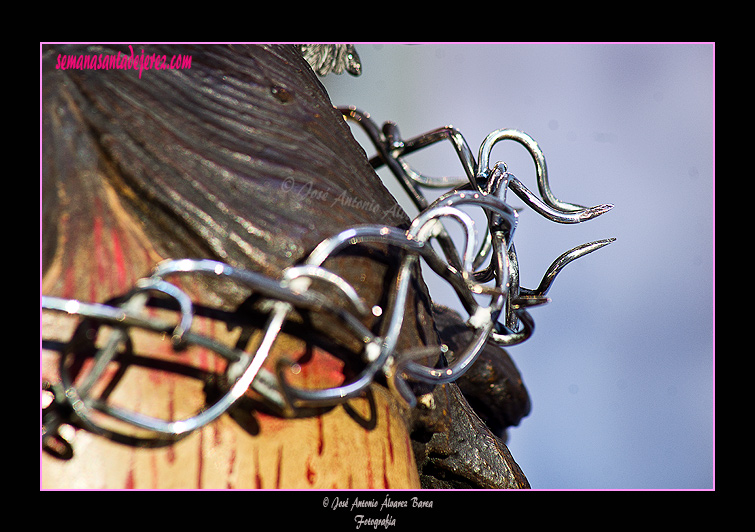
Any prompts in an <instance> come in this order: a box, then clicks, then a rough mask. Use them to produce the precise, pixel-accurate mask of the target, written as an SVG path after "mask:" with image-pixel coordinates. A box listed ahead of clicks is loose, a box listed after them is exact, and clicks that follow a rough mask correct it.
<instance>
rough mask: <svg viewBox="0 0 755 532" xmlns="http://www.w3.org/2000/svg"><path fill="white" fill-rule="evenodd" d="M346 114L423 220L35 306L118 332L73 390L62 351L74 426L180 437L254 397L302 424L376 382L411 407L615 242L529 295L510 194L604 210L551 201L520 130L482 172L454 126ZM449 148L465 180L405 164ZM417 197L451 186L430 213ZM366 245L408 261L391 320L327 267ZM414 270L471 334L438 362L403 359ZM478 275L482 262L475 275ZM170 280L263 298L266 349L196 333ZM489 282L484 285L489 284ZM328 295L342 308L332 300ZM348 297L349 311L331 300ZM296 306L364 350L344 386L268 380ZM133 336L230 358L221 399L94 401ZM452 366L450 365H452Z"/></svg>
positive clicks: (526, 329) (287, 368)
mask: <svg viewBox="0 0 755 532" xmlns="http://www.w3.org/2000/svg"><path fill="white" fill-rule="evenodd" d="M341 112H342V113H343V115H344V117H345V118H346V119H347V120H352V121H355V122H356V123H357V124H359V125H360V126H361V127H362V128H363V129H364V130H365V131H366V132H367V134H368V136H369V137H370V139H371V141H372V142H373V143H374V145H375V147H376V149H377V150H378V155H377V157H376V158H374V159H373V160H372V161H371V162H372V164H373V166H374V167H378V166H381V165H383V164H385V165H387V166H388V167H389V168H390V170H391V171H392V172H393V174H394V175H395V176H396V177H397V178H398V179H399V181H400V182H401V183H402V185H403V186H404V188H405V189H406V190H407V192H409V194H410V197H411V198H412V200H413V201H414V203H415V205H416V206H417V207H418V208H419V209H420V213H419V215H418V216H417V217H416V218H415V219H414V220H413V222H412V224H411V226H410V227H409V229H408V230H406V231H404V230H401V229H398V228H396V227H388V226H384V225H365V226H358V227H353V228H350V229H347V230H345V231H343V232H341V233H339V234H337V235H334V236H332V237H330V238H328V239H326V240H324V241H323V242H321V243H320V244H319V245H318V246H317V247H316V248H315V249H314V250H312V252H311V253H310V255H309V256H308V258H307V259H306V260H305V261H304V262H303V263H302V264H297V265H294V266H291V267H289V268H287V269H286V270H284V271H283V273H282V275H281V277H280V279H271V278H269V277H266V276H264V275H262V274H259V273H257V272H253V271H247V270H242V269H238V268H233V267H231V266H229V265H228V264H224V263H221V262H217V261H213V260H196V259H178V260H168V261H165V262H163V263H161V264H159V265H157V267H156V268H155V270H154V271H153V273H152V274H151V276H150V277H148V278H145V279H142V280H140V281H139V282H138V283H137V285H136V288H135V289H134V290H133V291H132V293H131V294H129V295H128V296H127V297H126V298H125V299H124V300H123V301H122V302H121V303H120V304H119V305H116V306H113V305H105V304H98V303H86V302H79V301H74V300H69V299H64V298H58V297H47V296H45V297H43V298H42V308H43V309H44V310H47V311H56V312H63V313H67V314H70V315H75V316H80V317H82V318H86V319H89V320H91V321H93V322H95V323H99V324H107V325H109V326H111V327H112V328H113V329H114V332H113V333H112V335H111V337H110V339H109V342H108V343H107V344H106V345H105V346H104V347H103V348H101V349H99V350H98V351H97V353H96V354H95V357H94V362H95V363H94V365H93V369H92V370H90V372H89V373H88V374H87V376H86V378H85V379H84V382H83V383H81V384H78V385H75V384H74V382H73V381H74V380H75V379H72V378H71V376H70V374H69V369H68V364H67V359H68V356H66V355H65V353H66V352H67V351H66V350H63V353H64V354H63V355H62V356H61V357H60V365H59V367H60V374H61V382H60V383H59V384H58V385H55V386H50V388H51V389H52V390H53V392H55V393H54V395H55V400H56V401H58V403H60V404H65V405H67V407H68V410H69V411H70V412H71V413H73V415H74V416H75V417H76V418H77V421H79V422H81V423H82V424H84V425H85V426H86V427H88V428H89V429H90V430H93V431H95V432H99V433H103V434H108V433H109V432H110V431H109V429H106V428H105V427H103V426H102V425H101V424H100V423H99V422H98V421H97V420H96V419H95V416H94V411H99V412H101V413H104V414H106V415H108V416H111V417H112V418H115V419H117V420H120V421H122V422H125V423H127V424H130V425H132V426H135V427H139V428H141V429H146V430H148V431H150V432H152V433H154V435H156V436H157V437H158V439H159V438H166V437H167V438H173V439H175V438H178V437H181V436H184V435H186V434H188V433H190V432H192V431H194V430H196V429H198V428H200V427H202V426H204V425H206V424H208V423H210V422H211V421H213V420H214V419H216V418H217V417H218V416H220V415H221V414H223V413H224V412H226V411H228V409H229V408H230V407H231V406H232V405H233V404H234V403H235V402H236V401H237V400H238V399H239V398H240V397H241V396H242V395H244V394H245V393H246V392H247V390H248V389H249V388H251V389H253V390H254V391H256V392H257V393H258V394H259V395H260V396H262V397H263V398H264V400H265V401H267V402H268V403H269V404H270V405H271V406H274V407H275V408H276V409H277V410H278V411H280V412H281V413H283V414H287V415H296V414H297V413H298V412H301V411H302V410H306V409H309V408H318V407H327V406H332V405H336V404H339V403H341V402H344V401H346V400H348V399H350V398H353V397H356V396H359V395H361V394H362V393H363V392H365V390H366V388H367V387H368V386H369V385H370V384H371V383H372V382H373V381H374V380H375V378H376V377H377V376H378V375H383V376H385V378H386V380H387V382H388V384H389V387H390V388H391V390H392V391H393V392H394V393H395V394H396V395H397V397H399V398H400V399H401V400H403V401H405V403H406V404H407V405H409V406H413V405H415V404H416V398H415V396H414V394H413V393H412V391H411V389H410V386H409V384H408V382H409V381H420V382H425V383H430V384H442V383H447V382H452V381H455V380H456V379H458V378H459V377H460V376H461V375H462V374H463V373H464V372H465V371H467V370H468V369H469V367H470V366H471V365H473V364H474V362H475V360H476V358H477V356H478V354H479V353H480V351H481V350H482V348H483V347H484V345H485V344H486V342H488V341H491V342H494V343H495V344H498V345H503V346H507V345H515V344H518V343H520V342H522V341H524V340H526V339H527V338H529V337H530V335H531V334H532V332H533V329H534V321H533V319H532V317H531V315H530V314H529V312H528V309H529V308H530V307H533V306H536V305H540V304H543V303H545V302H547V301H549V300H548V298H546V297H545V295H546V293H547V292H548V290H549V289H550V287H551V284H552V282H553V280H554V278H555V277H556V275H557V274H558V273H559V272H560V271H561V270H562V269H563V267H564V266H566V264H568V263H569V262H571V261H573V260H575V259H577V258H579V257H581V256H584V255H586V254H587V253H591V252H592V251H595V250H597V249H599V248H601V247H603V246H605V245H607V244H608V243H610V242H612V241H613V239H606V240H598V241H595V242H590V243H588V244H584V245H582V246H578V247H576V248H574V249H572V250H570V251H568V252H566V253H564V254H563V255H561V256H560V257H559V258H558V259H556V260H555V261H554V262H553V264H552V265H551V267H550V268H548V270H547V271H546V273H545V275H544V276H543V279H542V281H541V283H540V285H539V286H538V288H537V289H534V290H529V289H526V288H522V287H520V286H519V270H518V262H517V260H516V251H515V249H514V246H513V237H514V232H515V229H516V226H517V222H518V213H517V211H515V210H514V209H513V208H512V207H511V206H510V205H508V204H507V203H506V191H507V190H508V188H511V189H512V190H513V191H514V193H515V194H516V195H517V196H519V197H520V198H521V199H522V200H523V201H524V202H525V203H526V204H527V205H529V206H530V207H532V208H533V210H535V211H536V212H537V213H539V214H541V215H543V216H545V217H546V218H548V219H549V220H552V221H555V222H559V223H566V224H570V223H579V222H582V221H585V220H589V219H592V218H595V217H596V216H599V215H600V214H602V213H604V212H606V211H607V210H609V209H610V208H611V205H599V206H596V207H591V208H585V207H582V206H580V205H575V204H571V203H566V202H563V201H560V200H558V199H556V197H555V196H554V195H553V194H552V192H551V190H550V186H549V183H548V174H547V170H546V166H545V158H544V157H543V154H542V152H541V150H540V148H539V147H538V145H537V144H536V143H535V142H534V140H532V139H531V138H530V137H529V136H527V135H526V134H524V133H522V132H519V131H515V130H510V129H501V130H498V131H495V132H493V133H491V134H490V135H489V136H488V137H487V138H486V139H485V141H484V142H483V143H482V145H481V147H480V151H479V155H478V157H477V160H478V161H479V162H476V161H475V158H474V156H473V155H472V152H471V150H470V149H469V147H468V146H467V143H466V141H465V140H464V137H463V136H462V135H461V134H460V133H459V132H458V131H457V130H455V129H453V128H450V127H448V128H441V129H438V130H435V131H431V132H430V133H427V134H426V135H422V136H420V137H416V138H413V139H409V140H403V139H401V138H400V136H399V134H398V129H397V128H396V126H395V125H394V124H392V123H388V124H386V125H385V126H384V127H383V130H382V132H381V131H380V130H379V129H378V127H377V126H376V124H375V123H374V122H372V121H371V120H370V118H369V116H368V115H366V114H365V113H362V112H360V111H358V110H357V109H355V108H351V107H350V108H344V109H341ZM446 139H448V140H450V141H451V142H452V144H453V145H454V148H455V149H456V152H457V154H458V156H459V159H460V161H461V163H462V168H463V170H464V173H465V174H466V176H465V177H464V178H450V177H440V178H436V177H429V176H426V175H423V174H421V173H419V172H417V171H416V170H414V169H413V168H411V167H410V166H409V165H408V164H407V163H406V161H405V160H404V156H405V155H407V154H409V153H411V152H413V151H416V150H418V149H421V148H423V147H425V146H428V145H430V144H433V143H435V142H439V141H441V140H446ZM502 140H513V141H515V142H518V143H520V144H522V145H524V146H525V147H526V148H527V150H528V151H529V153H530V154H531V155H532V157H533V159H534V161H535V165H536V168H537V179H538V189H539V191H540V195H541V197H538V196H537V195H535V194H534V193H532V192H531V191H530V190H529V189H527V188H526V187H525V186H524V185H523V184H522V183H521V182H520V181H519V180H518V179H517V178H516V177H514V176H513V175H512V174H510V173H509V172H507V171H506V167H505V165H504V164H503V163H500V162H499V163H496V164H494V165H493V168H490V166H489V157H490V150H491V149H492V147H493V145H495V144H496V143H497V142H499V141H502ZM420 186H426V187H453V188H451V190H449V191H448V192H446V193H444V194H443V195H441V196H440V197H439V198H438V199H437V200H435V201H433V202H432V203H430V202H429V201H428V200H427V199H426V197H425V196H424V195H423V194H422V192H421V190H420V188H419V187H420ZM462 208H466V209H468V208H479V209H481V210H482V211H483V212H484V213H485V215H486V219H487V225H486V227H485V229H486V231H485V235H484V238H483V239H482V241H481V242H480V241H478V240H477V236H476V233H475V222H474V221H473V220H472V218H471V216H470V215H469V214H467V212H465V210H462ZM446 221H454V222H456V223H457V224H459V226H460V227H461V229H462V231H463V234H464V239H463V242H462V248H461V250H459V249H457V246H456V244H455V243H454V242H453V240H452V239H451V238H450V236H449V234H448V232H447V230H446V228H445V226H444V225H443V222H446ZM433 240H435V241H437V242H438V243H439V245H440V248H441V250H442V256H441V254H439V253H438V252H437V251H436V250H435V249H434V248H433V246H432V241H433ZM372 244H377V245H388V246H390V247H393V248H396V249H397V250H399V251H400V253H401V257H402V258H401V263H400V266H399V269H398V272H397V274H396V277H395V284H394V286H393V288H392V291H391V292H390V294H389V297H388V299H387V301H388V305H387V308H385V309H375V308H372V309H370V308H369V307H368V305H367V304H366V303H365V302H364V301H363V300H362V299H361V298H360V296H359V290H358V287H355V286H352V285H351V284H349V283H348V282H347V281H346V280H345V279H343V278H342V277H340V276H338V275H336V274H335V273H333V272H331V271H329V270H327V269H326V268H325V267H324V266H323V264H324V263H325V262H326V260H327V259H328V258H330V257H332V256H334V255H336V254H338V253H339V252H341V251H342V250H344V249H345V248H347V247H350V246H365V245H372ZM420 259H422V260H424V261H425V263H426V264H427V265H428V266H429V267H430V268H431V269H432V270H433V271H434V272H435V273H436V274H438V275H439V276H440V277H441V278H442V279H444V280H445V281H446V282H448V283H449V285H450V286H451V287H452V288H453V290H454V291H455V293H456V294H457V296H458V297H459V300H460V302H461V303H462V305H463V306H464V308H465V310H466V311H467V312H468V314H469V319H468V320H467V325H468V326H469V327H470V328H471V329H473V330H474V332H475V334H474V336H473V337H472V340H471V342H470V343H469V345H467V346H466V347H465V348H464V349H463V350H462V351H461V352H457V353H452V354H451V353H446V351H447V347H446V346H443V345H441V346H421V347H417V348H414V349H411V350H408V351H406V350H404V351H399V350H398V349H397V345H398V339H399V333H400V331H401V327H402V323H403V320H404V313H405V307H406V305H407V304H409V303H410V302H409V301H408V294H409V288H410V285H411V282H412V279H413V276H414V275H417V272H419V271H420V270H419V268H417V264H418V261H419V260H420ZM483 264H487V265H486V266H484V267H483ZM177 276H209V277H213V278H216V279H223V280H226V281H230V282H235V283H239V284H241V285H244V286H246V287H248V288H250V289H252V290H253V291H254V292H256V293H258V294H260V295H261V296H263V297H264V298H267V299H269V300H271V301H272V302H273V303H272V304H271V305H270V307H269V309H270V312H269V315H268V317H267V323H266V326H265V328H264V331H263V332H264V334H263V338H262V340H261V343H260V344H259V346H258V347H257V349H256V351H255V352H254V353H247V352H245V351H242V350H240V349H237V348H233V347H229V346H227V345H224V344H222V343H220V342H218V341H215V340H213V339H211V338H208V337H206V336H204V335H202V334H199V333H197V332H195V331H194V330H192V322H193V318H194V307H193V304H192V301H191V298H190V297H189V296H188V295H187V294H186V293H185V292H183V291H182V290H181V289H179V288H178V286H176V285H175V284H172V283H171V282H169V280H168V279H170V278H172V277H177ZM491 281H492V285H490V284H486V283H490V282H491ZM334 291H335V292H336V293H338V294H340V296H342V297H335V293H334ZM149 292H159V293H161V294H163V297H164V296H168V297H169V298H172V299H173V300H175V302H176V304H177V305H175V306H177V308H178V312H179V314H180V319H179V321H178V325H175V324H172V323H164V322H160V321H158V320H156V319H154V318H150V317H147V316H146V315H145V314H144V313H143V310H144V307H145V305H146V302H147V293H149ZM480 295H483V296H489V300H488V301H487V303H486V304H481V303H479V302H478V300H477V297H479V296H480ZM344 300H345V301H346V302H347V304H346V305H343V304H342V303H339V301H344ZM294 309H307V310H309V311H313V312H323V313H327V314H329V315H332V316H333V317H334V318H336V319H338V320H340V322H342V323H343V324H344V325H345V327H346V328H347V329H348V331H350V333H351V334H353V336H354V338H355V339H357V340H358V342H359V344H360V345H361V346H362V353H361V356H362V360H363V364H364V366H363V368H362V370H361V372H360V373H359V374H358V375H357V376H356V377H355V378H354V379H353V380H352V381H350V382H348V383H346V384H343V385H341V386H336V387H333V388H328V389H318V390H313V389H302V388H297V387H295V386H293V385H292V384H291V383H290V382H289V381H288V375H290V374H291V373H292V372H291V370H292V369H293V367H294V364H293V363H291V362H287V361H285V360H282V361H279V362H278V363H277V364H276V365H275V368H274V371H270V370H268V369H266V368H264V367H263V366H264V364H265V362H266V360H267V359H268V355H269V354H270V350H271V348H272V346H273V344H274V342H275V340H276V338H277V336H278V335H279V334H280V333H281V330H282V327H283V325H284V323H285V321H286V320H287V318H288V317H289V314H290V313H291V312H292V311H293V310H294ZM368 315H373V316H375V317H379V320H378V322H377V323H378V324H379V325H378V327H379V332H378V333H375V332H373V331H372V330H370V329H369V328H368V327H367V326H365V325H364V318H365V317H366V316H368ZM129 328H141V329H145V330H150V331H158V332H164V333H168V334H170V335H171V336H170V337H171V338H172V342H173V346H174V348H175V349H176V350H180V349H182V348H184V347H186V346H187V345H199V346H201V347H204V348H206V349H209V350H212V351H214V352H216V353H217V354H218V355H220V356H221V357H223V358H225V359H226V360H227V361H228V367H227V369H226V374H225V378H226V381H227V382H228V386H227V390H226V391H225V395H223V396H222V397H221V398H220V399H219V400H217V401H215V402H214V403H213V404H212V405H210V406H208V407H207V408H205V409H203V410H202V411H201V412H200V413H198V414H196V415H194V416H192V417H189V418H186V419H183V420H178V421H173V420H170V421H167V420H163V419H157V418H153V417H149V416H146V415H143V414H140V413H137V412H132V411H129V410H126V409H123V408H120V407H116V406H113V405H109V404H107V402H106V401H103V400H101V399H97V398H95V397H92V396H90V393H89V392H90V391H91V389H92V387H93V385H94V383H95V382H97V380H98V379H99V378H101V377H102V375H103V372H104V371H105V368H106V366H107V365H108V363H109V362H110V361H111V360H113V358H114V357H115V356H116V353H117V351H118V347H119V344H121V343H123V342H126V341H127V340H128V332H127V330H128V329H129ZM451 355H452V356H451ZM429 356H433V357H434V359H439V360H441V362H442V363H444V365H442V366H440V367H436V366H432V367H431V366H428V365H425V364H423V363H422V361H421V360H422V359H423V358H427V357H429ZM446 356H448V357H449V358H448V359H449V360H451V362H450V363H448V364H447V365H445V361H446V358H445V357H446ZM61 422H62V420H61V419H60V418H59V417H57V416H56V415H55V411H54V410H51V411H50V413H49V415H45V416H44V418H43V425H44V426H43V430H44V436H43V437H49V436H54V435H55V434H56V428H57V425H58V424H59V423H61Z"/></svg>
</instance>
